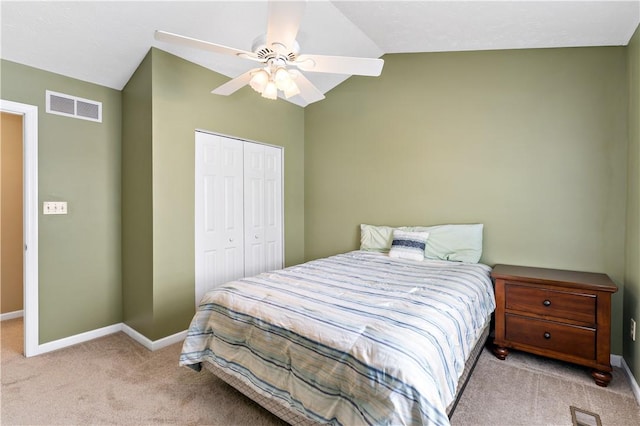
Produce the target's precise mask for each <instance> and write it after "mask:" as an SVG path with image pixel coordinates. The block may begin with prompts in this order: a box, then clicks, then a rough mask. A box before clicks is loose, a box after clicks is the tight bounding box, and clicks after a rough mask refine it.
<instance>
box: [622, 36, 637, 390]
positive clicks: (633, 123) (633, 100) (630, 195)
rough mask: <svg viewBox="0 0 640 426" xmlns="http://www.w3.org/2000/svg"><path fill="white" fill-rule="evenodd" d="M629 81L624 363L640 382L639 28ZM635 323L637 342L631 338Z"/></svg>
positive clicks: (629, 50)
mask: <svg viewBox="0 0 640 426" xmlns="http://www.w3.org/2000/svg"><path fill="white" fill-rule="evenodd" d="M627 55H628V56H627V72H628V80H629V154H628V159H629V160H628V161H629V162H628V164H629V166H628V180H627V247H626V269H625V287H624V316H623V321H624V322H623V324H622V325H623V327H622V328H623V336H624V359H625V361H626V362H627V364H628V365H629V368H630V369H631V371H632V372H633V375H634V376H635V378H636V382H640V346H639V345H640V323H638V321H640V27H638V29H636V32H635V34H634V36H633V38H632V39H631V42H630V43H629V46H628V47H627ZM630 318H634V319H635V320H636V322H637V323H636V341H635V342H634V341H632V340H631V338H630V337H629V324H630Z"/></svg>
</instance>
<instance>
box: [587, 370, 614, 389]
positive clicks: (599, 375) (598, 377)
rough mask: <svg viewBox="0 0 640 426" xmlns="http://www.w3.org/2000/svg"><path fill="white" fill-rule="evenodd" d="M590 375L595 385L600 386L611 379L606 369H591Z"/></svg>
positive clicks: (605, 384) (605, 385) (606, 383)
mask: <svg viewBox="0 0 640 426" xmlns="http://www.w3.org/2000/svg"><path fill="white" fill-rule="evenodd" d="M591 377H593V379H594V380H595V382H596V385H598V386H602V387H607V385H608V384H609V382H610V381H611V373H608V372H606V371H598V370H591Z"/></svg>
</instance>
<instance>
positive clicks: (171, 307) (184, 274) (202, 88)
mask: <svg viewBox="0 0 640 426" xmlns="http://www.w3.org/2000/svg"><path fill="white" fill-rule="evenodd" d="M134 77H135V78H134V79H133V80H132V81H130V83H129V84H128V85H127V87H126V88H125V90H124V114H125V116H126V115H127V114H129V112H130V111H129V107H130V106H131V107H132V108H134V109H139V108H143V109H146V110H147V111H151V121H150V122H149V120H148V116H147V115H146V113H144V114H142V119H143V120H142V121H143V123H142V124H141V123H139V122H138V121H137V119H136V117H132V118H131V120H130V121H127V119H125V121H124V123H125V124H124V129H125V131H124V135H125V138H124V140H123V144H124V145H128V144H135V145H136V146H138V147H140V149H141V151H140V155H147V156H149V158H150V159H151V163H150V164H147V165H145V167H144V169H143V170H138V171H134V172H133V176H132V177H131V178H132V179H133V180H135V181H138V182H139V183H140V188H138V189H136V190H132V191H131V196H132V197H133V194H134V192H135V191H140V195H142V196H143V197H145V201H144V207H143V210H144V213H143V214H140V213H139V212H138V211H137V210H136V208H135V207H133V204H132V205H131V206H130V207H128V206H127V201H126V200H127V199H129V197H128V196H127V189H125V188H126V187H127V181H128V179H127V177H126V176H125V177H123V179H124V181H123V200H124V209H123V224H124V226H123V229H124V230H125V235H124V237H123V241H124V245H123V257H125V258H126V257H129V254H127V253H129V252H131V253H133V252H135V249H136V248H135V247H136V246H135V245H136V244H137V245H140V246H142V247H143V248H142V250H143V253H144V255H143V258H144V260H145V262H144V263H143V264H140V265H135V264H134V263H133V262H132V263H131V265H130V266H131V270H129V269H128V268H127V265H128V263H127V262H128V261H127V260H124V270H123V272H124V275H123V283H124V294H125V295H127V294H134V295H136V296H135V298H136V300H137V299H141V300H142V299H144V300H145V301H144V303H143V305H142V306H141V307H139V308H137V307H136V306H133V305H135V303H133V302H131V303H130V302H129V301H127V300H125V317H124V319H125V322H126V323H127V324H129V325H131V326H132V327H133V328H135V329H136V330H137V331H139V332H141V333H142V334H144V335H145V336H146V337H148V338H149V339H151V340H156V339H159V338H162V337H165V336H167V335H171V334H173V333H177V332H180V331H183V330H185V329H186V328H187V326H188V325H189V322H190V321H191V318H192V316H193V313H194V311H195V293H194V286H195V285H194V282H195V276H194V265H195V253H194V244H195V243H194V235H193V232H194V231H193V230H194V214H195V213H194V203H195V199H194V175H195V170H194V163H195V159H194V158H195V129H203V130H209V131H213V132H217V133H222V134H228V135H232V136H236V137H240V138H245V139H251V140H255V141H259V142H265V143H269V144H273V145H279V146H283V147H284V158H285V161H284V176H285V181H284V200H285V201H284V203H285V206H284V211H285V263H286V264H287V265H291V264H295V263H300V262H301V261H303V259H304V111H303V109H302V108H300V107H297V106H295V105H293V104H290V103H287V102H282V101H280V102H273V101H269V100H266V99H262V98H260V97H259V96H257V94H256V93H255V92H253V91H252V90H251V89H250V88H248V87H247V88H244V89H242V90H240V91H239V92H236V93H235V94H234V95H233V96H230V97H220V96H215V95H212V94H211V93H210V92H211V90H212V89H214V88H215V87H217V86H218V85H220V84H222V83H224V82H226V81H228V78H227V77H225V76H222V75H220V74H216V73H213V72H211V71H209V70H207V69H205V68H203V67H200V66H198V65H194V64H193V63H190V62H187V61H185V60H182V59H180V58H178V57H176V56H173V55H171V54H168V53H166V52H163V51H161V50H157V49H152V50H151V52H150V55H148V56H147V58H146V59H145V61H144V62H143V63H142V66H141V68H140V69H138V71H137V72H136V74H135V76H134ZM149 84H151V92H150V93H149V91H148V85H149ZM128 92H135V93H136V94H139V95H140V97H139V100H140V103H139V104H138V105H133V102H134V101H132V103H131V104H129V103H128V102H129V101H128V99H129V98H128ZM132 96H136V95H135V94H132ZM148 101H151V105H150V107H149V105H148ZM131 112H133V113H136V114H137V112H135V111H133V110H132V111H131ZM149 126H150V127H149ZM135 138H139V139H138V140H137V141H136V140H134V139H135ZM127 149H128V148H126V147H124V148H123V153H125V155H128V154H126V153H127ZM132 149H135V148H132ZM132 155H133V158H132V159H131V163H130V164H131V165H132V166H133V165H134V164H136V162H137V161H138V160H137V154H135V153H133V154H132ZM134 158H135V159H134ZM127 164H128V160H127V159H125V158H123V170H124V171H125V172H126V171H127V170H128V166H127ZM149 178H150V179H151V181H150V182H149V181H148V179H149ZM149 185H150V187H149ZM149 196H150V197H151V198H149ZM149 201H150V202H151V206H152V208H151V209H149V205H148V203H149ZM141 221H147V223H148V224H151V227H152V230H151V235H149V230H148V229H144V230H140V229H137V228H136V225H135V224H136V223H138V222H141ZM128 222H131V228H128V226H127V223H128ZM127 233H129V234H130V235H127ZM129 245H130V247H129ZM149 262H151V271H150V270H149V266H150V263H149ZM137 274H139V275H140V276H142V279H143V281H144V284H142V283H138V282H136V278H135V277H136V276H137ZM149 280H151V283H150V282H149ZM149 284H150V285H149ZM138 296H139V297H138ZM151 300H152V306H151V307H149V305H148V303H149V301H151ZM129 305H132V306H129ZM129 308H131V309H129ZM149 308H151V309H149ZM149 314H151V317H149ZM130 315H131V316H130ZM135 318H139V319H140V322H139V323H136V320H135ZM149 318H150V319H151V321H150V322H148V321H146V320H147V319H149ZM143 319H144V321H143Z"/></svg>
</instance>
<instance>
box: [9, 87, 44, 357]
mask: <svg viewBox="0 0 640 426" xmlns="http://www.w3.org/2000/svg"><path fill="white" fill-rule="evenodd" d="M0 111H2V112H3V113H7V114H10V115H13V116H20V117H21V118H22V154H23V155H22V183H23V184H22V188H23V189H22V244H24V251H23V256H22V263H23V273H22V281H23V312H24V314H23V316H24V355H25V356H27V357H30V356H34V355H38V354H39V353H40V345H39V337H38V313H39V312H38V107H36V106H34V105H27V104H21V103H18V102H12V101H5V100H0Z"/></svg>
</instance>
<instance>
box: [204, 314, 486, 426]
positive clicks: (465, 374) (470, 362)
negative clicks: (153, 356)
mask: <svg viewBox="0 0 640 426" xmlns="http://www.w3.org/2000/svg"><path fill="white" fill-rule="evenodd" d="M489 325H490V321H487V323H486V324H485V326H484V328H483V329H482V333H481V335H480V338H479V339H478V341H477V342H476V345H475V346H474V347H473V350H472V351H471V353H470V355H469V358H468V359H467V362H466V363H465V367H464V370H463V371H462V375H461V376H460V380H459V381H458V387H457V389H456V399H455V400H454V401H453V402H452V403H451V404H449V406H448V407H447V410H446V411H447V415H448V416H449V418H451V416H452V415H453V411H454V410H455V408H456V406H457V405H458V401H459V400H460V397H461V395H462V392H463V391H464V388H465V386H466V385H467V382H468V380H469V378H470V377H471V373H472V372H473V369H474V368H475V366H476V363H477V362H478V358H480V354H481V353H482V349H484V346H485V343H486V342H487V338H488V337H489V328H490V327H489ZM202 364H203V366H204V367H205V368H206V369H207V370H209V371H211V372H212V373H213V374H215V375H216V376H218V377H219V378H220V379H222V380H224V381H225V382H226V383H228V384H229V385H231V386H233V387H234V388H236V389H237V390H238V391H240V392H241V393H243V394H244V395H245V396H246V397H248V398H249V399H251V400H253V401H255V402H257V403H258V404H260V405H261V406H262V407H264V408H265V409H266V410H268V411H270V412H271V413H273V414H274V415H276V416H278V417H279V418H281V419H282V420H284V421H285V422H287V423H289V424H290V425H293V426H311V425H317V424H318V423H317V422H315V421H314V420H311V419H310V418H308V417H305V416H304V415H302V414H301V413H300V412H298V411H294V410H292V409H291V408H290V406H289V405H288V404H287V403H286V402H284V401H282V400H280V399H278V398H276V397H274V396H273V395H271V394H268V393H262V392H259V391H257V390H255V389H254V388H253V387H251V386H249V385H248V384H247V383H245V382H244V381H243V380H242V379H241V378H238V377H236V376H235V375H231V374H229V373H228V372H227V370H225V369H223V368H221V367H220V366H218V365H216V364H212V363H210V362H203V363H202Z"/></svg>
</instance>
